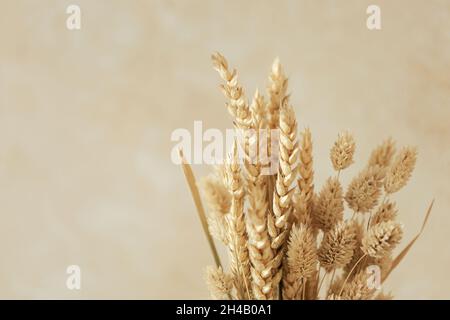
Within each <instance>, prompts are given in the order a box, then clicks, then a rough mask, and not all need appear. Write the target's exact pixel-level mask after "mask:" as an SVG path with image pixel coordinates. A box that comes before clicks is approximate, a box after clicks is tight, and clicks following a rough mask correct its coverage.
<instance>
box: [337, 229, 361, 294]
mask: <svg viewBox="0 0 450 320" xmlns="http://www.w3.org/2000/svg"><path fill="white" fill-rule="evenodd" d="M353 226H354V228H355V229H354V230H355V241H356V245H355V250H354V251H353V256H352V259H351V260H350V262H349V263H348V264H347V265H346V266H345V267H344V275H345V276H348V275H349V274H350V271H352V269H353V268H354V270H353V271H352V274H350V276H352V275H353V276H354V275H355V274H356V273H358V272H359V271H361V270H362V269H364V268H365V266H366V263H365V260H364V261H361V258H362V257H363V256H364V252H363V251H362V249H361V246H362V239H363V238H364V233H365V227H364V225H363V223H362V222H361V223H360V222H356V221H355V222H354V225H353ZM339 288H340V287H339Z"/></svg>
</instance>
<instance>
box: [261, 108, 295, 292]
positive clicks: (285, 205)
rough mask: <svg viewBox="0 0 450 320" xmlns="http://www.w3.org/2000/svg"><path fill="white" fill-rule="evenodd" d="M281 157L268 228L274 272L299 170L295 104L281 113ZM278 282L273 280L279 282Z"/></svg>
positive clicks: (286, 231) (278, 261)
mask: <svg viewBox="0 0 450 320" xmlns="http://www.w3.org/2000/svg"><path fill="white" fill-rule="evenodd" d="M279 153H280V159H279V168H278V174H277V178H276V183H275V189H274V191H273V207H272V209H273V214H269V217H268V230H269V235H270V236H271V238H272V245H271V246H272V248H273V249H274V250H275V252H276V257H275V259H274V264H273V267H274V272H276V273H281V262H282V256H283V254H284V244H285V241H286V238H287V236H288V233H289V224H288V219H289V215H290V213H291V211H292V206H291V198H292V194H293V190H294V189H292V187H291V186H292V183H293V182H294V181H295V179H296V178H297V177H296V173H297V158H298V153H299V148H298V142H297V121H296V120H295V114H294V110H293V109H292V107H291V106H290V105H288V104H285V105H283V107H282V110H281V114H280V151H279ZM276 284H277V282H274V285H276Z"/></svg>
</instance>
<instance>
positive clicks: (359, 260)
mask: <svg viewBox="0 0 450 320" xmlns="http://www.w3.org/2000/svg"><path fill="white" fill-rule="evenodd" d="M366 256H367V254H366V253H365V254H364V255H362V256H361V258H359V259H358V261H356V263H355V264H354V265H353V267H352V269H351V270H350V272H349V273H348V275H347V277H346V278H345V280H344V282H343V283H342V287H341V290H340V291H339V295H338V296H340V295H341V294H342V291H344V287H345V284H346V283H347V281H348V279H349V278H350V276H351V275H352V273H353V271H354V270H355V268H356V267H357V266H358V264H359V263H360V262H361V261H362V260H363V259H364V258H365V257H366Z"/></svg>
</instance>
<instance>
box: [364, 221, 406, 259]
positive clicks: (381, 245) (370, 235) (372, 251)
mask: <svg viewBox="0 0 450 320" xmlns="http://www.w3.org/2000/svg"><path fill="white" fill-rule="evenodd" d="M402 229H403V228H402V225H401V224H399V223H397V222H394V221H387V222H381V223H379V224H377V225H375V226H372V227H371V228H369V231H368V232H367V234H366V235H365V237H364V239H363V241H362V250H363V252H364V253H365V254H367V255H369V256H370V257H373V258H383V257H385V256H387V255H389V254H390V253H391V252H392V250H393V249H394V248H395V246H396V245H397V244H399V243H400V240H401V239H402V236H403V230H402Z"/></svg>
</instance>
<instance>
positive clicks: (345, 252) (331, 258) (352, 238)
mask: <svg viewBox="0 0 450 320" xmlns="http://www.w3.org/2000/svg"><path fill="white" fill-rule="evenodd" d="M355 245H356V234H355V226H354V224H353V222H351V221H350V222H339V223H338V224H337V225H336V226H335V227H334V228H333V229H332V230H330V231H328V232H327V233H325V236H324V238H323V240H322V243H321V245H320V248H319V261H320V264H321V266H322V267H323V268H324V269H325V270H326V271H327V272H330V271H333V270H334V269H337V268H342V267H345V266H346V265H347V264H348V263H349V262H350V260H351V259H352V256H353V251H354V249H355Z"/></svg>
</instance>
